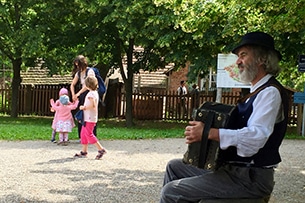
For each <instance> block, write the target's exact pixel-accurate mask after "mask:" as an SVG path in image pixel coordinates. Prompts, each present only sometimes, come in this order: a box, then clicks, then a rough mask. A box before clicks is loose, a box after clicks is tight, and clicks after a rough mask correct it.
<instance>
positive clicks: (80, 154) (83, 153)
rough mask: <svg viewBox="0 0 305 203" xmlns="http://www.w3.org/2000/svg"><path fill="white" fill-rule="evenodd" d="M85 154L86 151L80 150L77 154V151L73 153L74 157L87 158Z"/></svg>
mask: <svg viewBox="0 0 305 203" xmlns="http://www.w3.org/2000/svg"><path fill="white" fill-rule="evenodd" d="M87 154H88V152H82V151H81V152H80V153H79V154H78V153H76V154H75V155H74V157H75V158H87Z"/></svg>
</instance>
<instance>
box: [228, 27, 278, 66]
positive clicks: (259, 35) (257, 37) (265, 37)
mask: <svg viewBox="0 0 305 203" xmlns="http://www.w3.org/2000/svg"><path fill="white" fill-rule="evenodd" d="M245 45H258V46H262V47H265V48H267V49H269V50H273V51H275V52H276V53H277V55H278V57H279V59H280V60H281V59H282V55H281V53H280V52H279V51H277V50H276V49H275V48H274V39H273V37H271V36H270V35H269V34H267V33H264V32H250V33H247V34H245V35H244V36H243V38H242V40H241V42H240V43H239V45H238V46H237V47H235V48H234V49H233V50H232V53H234V54H236V51H237V50H238V49H239V48H241V47H242V46H245Z"/></svg>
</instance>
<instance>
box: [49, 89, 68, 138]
mask: <svg viewBox="0 0 305 203" xmlns="http://www.w3.org/2000/svg"><path fill="white" fill-rule="evenodd" d="M62 95H67V96H68V95H69V92H68V90H67V89H66V88H64V87H63V88H61V89H60V90H59V97H60V96H62ZM59 104H60V102H59V99H57V100H56V102H55V105H56V106H59ZM50 110H51V112H55V110H54V109H53V108H52V107H51V108H50ZM52 129H53V130H52V137H51V142H53V143H56V129H55V123H54V119H53V123H52Z"/></svg>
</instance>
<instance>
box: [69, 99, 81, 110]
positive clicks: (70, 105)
mask: <svg viewBox="0 0 305 203" xmlns="http://www.w3.org/2000/svg"><path fill="white" fill-rule="evenodd" d="M78 103H79V100H76V101H74V102H73V103H70V104H69V105H68V107H69V108H70V109H71V110H74V109H76V108H77V105H78Z"/></svg>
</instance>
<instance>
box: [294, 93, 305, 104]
mask: <svg viewBox="0 0 305 203" xmlns="http://www.w3.org/2000/svg"><path fill="white" fill-rule="evenodd" d="M293 103H295V104H305V92H295V93H294V95H293Z"/></svg>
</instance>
